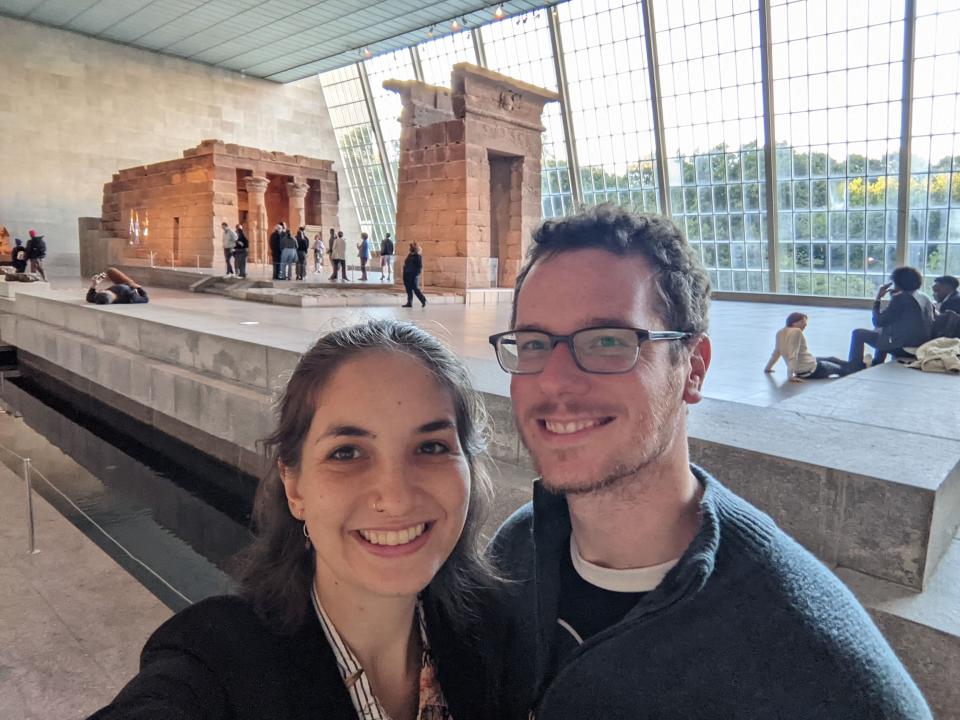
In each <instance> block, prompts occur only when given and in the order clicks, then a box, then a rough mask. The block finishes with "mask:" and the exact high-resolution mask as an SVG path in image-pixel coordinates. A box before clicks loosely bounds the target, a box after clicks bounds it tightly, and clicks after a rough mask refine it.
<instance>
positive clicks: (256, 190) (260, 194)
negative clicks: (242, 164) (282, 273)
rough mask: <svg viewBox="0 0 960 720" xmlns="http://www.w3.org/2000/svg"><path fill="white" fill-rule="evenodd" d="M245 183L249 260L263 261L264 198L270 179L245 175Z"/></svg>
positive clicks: (264, 234)
mask: <svg viewBox="0 0 960 720" xmlns="http://www.w3.org/2000/svg"><path fill="white" fill-rule="evenodd" d="M243 180H244V182H245V183H246V185H247V239H248V240H249V241H250V251H249V252H250V254H249V262H250V263H251V264H254V263H262V262H264V253H265V251H266V247H267V204H266V200H265V198H264V196H265V194H266V192H267V186H268V185H269V184H270V181H269V180H267V179H266V178H265V177H259V176H257V175H252V176H249V177H245V178H244V179H243Z"/></svg>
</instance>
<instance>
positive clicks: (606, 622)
mask: <svg viewBox="0 0 960 720" xmlns="http://www.w3.org/2000/svg"><path fill="white" fill-rule="evenodd" d="M644 595H646V593H644V592H616V591H614V590H604V589H603V588H601V587H597V586H596V585H591V584H590V583H588V582H587V581H586V580H584V579H583V578H582V577H580V574H579V573H578V572H577V570H576V568H574V567H573V561H572V560H571V558H570V553H569V552H564V553H563V554H562V557H561V559H560V607H559V609H558V612H557V628H556V638H555V639H556V642H555V643H554V648H555V655H554V658H553V662H554V667H555V668H557V667H559V665H560V664H561V662H562V660H563V658H566V657H567V656H568V655H569V654H570V653H571V652H573V651H574V650H576V649H577V647H579V645H580V644H581V642H583V641H584V640H586V639H588V638H590V637H592V636H594V635H596V634H597V633H598V632H600V631H602V630H605V629H606V628H608V627H610V626H611V625H614V624H616V623H618V622H620V621H621V620H622V619H623V618H624V616H626V614H627V613H628V612H630V610H632V609H633V607H634V606H635V605H636V604H637V603H638V602H640V599H641V598H642V597H643V596H644ZM571 630H572V632H571ZM574 633H576V635H577V636H579V640H578V638H577V637H574Z"/></svg>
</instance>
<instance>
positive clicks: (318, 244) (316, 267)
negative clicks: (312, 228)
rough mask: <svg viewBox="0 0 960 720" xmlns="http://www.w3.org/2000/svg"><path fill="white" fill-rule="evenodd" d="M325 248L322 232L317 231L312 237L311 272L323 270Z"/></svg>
mask: <svg viewBox="0 0 960 720" xmlns="http://www.w3.org/2000/svg"><path fill="white" fill-rule="evenodd" d="M325 250H326V248H325V247H324V245H323V234H322V233H317V234H316V235H315V236H314V238H313V272H314V273H317V274H319V273H321V272H323V253H324V251H325Z"/></svg>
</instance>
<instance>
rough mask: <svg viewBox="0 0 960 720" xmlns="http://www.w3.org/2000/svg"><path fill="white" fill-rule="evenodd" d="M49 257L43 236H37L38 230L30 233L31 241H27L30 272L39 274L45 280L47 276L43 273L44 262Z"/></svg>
mask: <svg viewBox="0 0 960 720" xmlns="http://www.w3.org/2000/svg"><path fill="white" fill-rule="evenodd" d="M46 257H47V244H46V243H45V242H44V241H43V235H37V231H36V230H31V231H30V239H29V240H27V260H29V261H30V272H32V273H39V274H40V277H42V278H43V279H44V280H46V279H47V274H46V273H45V272H44V271H43V261H44V259H45V258H46Z"/></svg>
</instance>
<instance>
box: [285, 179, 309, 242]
mask: <svg viewBox="0 0 960 720" xmlns="http://www.w3.org/2000/svg"><path fill="white" fill-rule="evenodd" d="M309 187H310V186H309V185H307V184H306V183H302V182H288V183H287V197H288V198H290V212H289V213H288V214H287V217H288V218H290V232H291V234H294V235H296V233H297V230H298V229H299V228H300V226H301V225H305V224H306V215H305V213H304V203H305V202H306V197H307V190H308V189H309Z"/></svg>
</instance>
